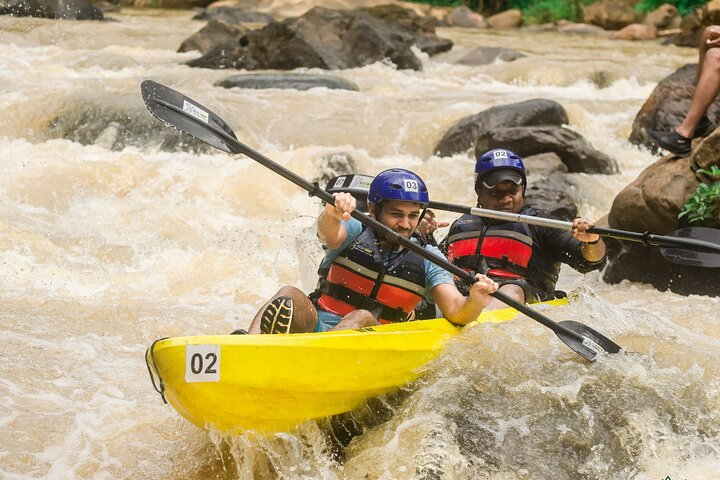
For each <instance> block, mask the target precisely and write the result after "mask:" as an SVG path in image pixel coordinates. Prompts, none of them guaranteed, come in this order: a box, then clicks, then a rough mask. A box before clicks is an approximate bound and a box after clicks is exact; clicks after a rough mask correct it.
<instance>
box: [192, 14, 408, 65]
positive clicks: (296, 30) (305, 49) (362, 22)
mask: <svg viewBox="0 0 720 480" xmlns="http://www.w3.org/2000/svg"><path fill="white" fill-rule="evenodd" d="M414 41H415V36H414V35H413V34H412V33H409V32H407V31H404V30H401V29H398V28H396V27H394V26H393V25H392V24H390V23H388V22H385V21H383V20H380V19H378V18H375V17H373V16H372V15H370V14H368V13H366V12H362V11H358V10H351V11H338V10H330V9H327V8H321V7H315V8H313V9H311V10H310V11H308V12H307V13H305V15H303V16H301V17H297V18H289V19H287V20H284V21H282V22H274V23H271V24H269V25H266V26H265V27H263V28H262V29H259V30H253V31H250V32H248V33H246V34H245V35H243V36H242V37H241V38H240V39H239V41H237V42H234V41H233V42H229V43H226V44H223V45H220V46H218V47H216V48H214V49H212V50H211V51H210V52H208V53H207V54H206V55H204V56H203V57H201V58H199V59H196V60H192V61H190V62H188V65H190V66H191V67H202V68H237V69H247V70H258V69H276V70H292V69H295V68H323V69H344V68H356V67H361V66H364V65H368V64H371V63H374V62H377V61H380V60H384V59H389V60H390V61H391V62H393V63H394V64H395V65H397V66H398V68H401V69H413V70H421V69H422V64H421V63H420V60H419V59H418V58H417V57H416V56H415V55H414V54H413V53H412V51H411V50H410V47H411V46H412V45H413V43H414Z"/></svg>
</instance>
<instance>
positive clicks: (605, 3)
mask: <svg viewBox="0 0 720 480" xmlns="http://www.w3.org/2000/svg"><path fill="white" fill-rule="evenodd" d="M584 16H585V23H590V24H593V25H597V26H599V27H602V28H604V29H605V30H620V29H621V28H623V27H627V26H628V25H630V24H632V23H636V22H637V21H638V20H639V14H638V13H637V12H636V11H635V8H634V4H633V3H632V2H630V1H627V0H600V1H599V2H595V3H593V4H592V5H588V6H587V7H585V13H584Z"/></svg>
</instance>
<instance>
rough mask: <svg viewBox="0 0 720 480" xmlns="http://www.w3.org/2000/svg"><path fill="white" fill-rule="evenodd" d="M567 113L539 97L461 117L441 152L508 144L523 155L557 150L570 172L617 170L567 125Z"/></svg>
mask: <svg viewBox="0 0 720 480" xmlns="http://www.w3.org/2000/svg"><path fill="white" fill-rule="evenodd" d="M567 123H568V117H567V113H566V112H565V109H564V108H563V107H562V105H560V104H559V103H557V102H555V101H552V100H545V99H535V100H527V101H525V102H520V103H514V104H511V105H503V106H497V107H492V108H490V109H488V110H485V111H483V112H481V113H479V114H477V115H471V116H469V117H465V118H463V119H461V120H460V121H459V122H458V123H456V124H455V125H454V126H453V127H451V128H450V130H448V131H447V132H446V133H445V135H444V136H443V138H442V140H440V143H438V145H437V146H436V147H435V150H434V151H435V152H436V154H437V155H440V156H449V155H454V154H456V153H461V152H465V151H468V150H471V149H472V150H473V151H474V152H475V155H476V156H477V155H478V154H481V153H483V152H485V151H487V150H491V149H493V148H508V149H510V150H513V151H515V152H516V153H518V154H519V155H520V156H521V157H526V156H530V155H537V154H541V153H555V154H556V155H557V156H558V157H559V158H560V160H561V161H562V162H563V164H565V166H566V167H567V171H568V172H587V173H605V174H610V173H616V172H617V163H616V162H615V160H614V159H612V158H610V157H608V156H607V155H605V154H604V153H602V152H599V151H597V150H595V149H594V148H593V147H592V146H591V145H590V144H589V143H588V142H587V141H586V140H585V139H584V138H583V137H582V136H581V135H580V134H578V133H576V132H574V131H572V130H570V129H568V128H563V127H562V125H564V124H567Z"/></svg>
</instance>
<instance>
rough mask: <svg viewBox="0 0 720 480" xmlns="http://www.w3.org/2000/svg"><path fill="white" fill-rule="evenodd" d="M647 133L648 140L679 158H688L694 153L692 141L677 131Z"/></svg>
mask: <svg viewBox="0 0 720 480" xmlns="http://www.w3.org/2000/svg"><path fill="white" fill-rule="evenodd" d="M646 133H647V138H648V140H650V141H651V142H653V143H654V144H655V145H657V146H659V147H662V148H664V149H665V150H667V151H668V152H670V153H673V154H675V155H677V156H678V157H687V156H688V155H690V152H692V145H691V144H690V140H691V139H689V138H687V137H683V136H682V135H680V134H679V133H677V132H676V131H675V130H671V131H669V132H662V131H648V132H646Z"/></svg>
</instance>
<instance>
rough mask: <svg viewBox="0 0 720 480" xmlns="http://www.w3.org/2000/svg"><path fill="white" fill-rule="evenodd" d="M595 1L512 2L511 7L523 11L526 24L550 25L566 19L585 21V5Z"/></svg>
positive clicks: (535, 0)
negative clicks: (549, 23)
mask: <svg viewBox="0 0 720 480" xmlns="http://www.w3.org/2000/svg"><path fill="white" fill-rule="evenodd" d="M592 1H594V0H511V1H510V6H511V7H513V8H518V9H520V10H521V11H522V14H523V18H524V20H525V22H526V23H548V22H554V21H556V20H561V19H566V20H572V21H574V22H582V21H583V11H584V9H585V5H587V4H589V3H591V2H592Z"/></svg>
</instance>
